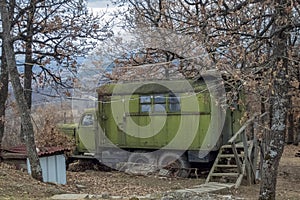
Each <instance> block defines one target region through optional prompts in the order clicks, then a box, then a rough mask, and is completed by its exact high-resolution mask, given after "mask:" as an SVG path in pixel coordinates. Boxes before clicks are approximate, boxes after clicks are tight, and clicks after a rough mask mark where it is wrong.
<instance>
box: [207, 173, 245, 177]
mask: <svg viewBox="0 0 300 200" xmlns="http://www.w3.org/2000/svg"><path fill="white" fill-rule="evenodd" d="M239 175H240V174H239V173H212V174H211V176H225V177H226V176H236V177H238V176H239Z"/></svg>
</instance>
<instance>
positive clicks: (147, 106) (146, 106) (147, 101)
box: [140, 96, 151, 112]
mask: <svg viewBox="0 0 300 200" xmlns="http://www.w3.org/2000/svg"><path fill="white" fill-rule="evenodd" d="M140 104H141V112H150V111H151V96H140Z"/></svg>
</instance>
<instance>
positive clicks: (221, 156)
mask: <svg viewBox="0 0 300 200" xmlns="http://www.w3.org/2000/svg"><path fill="white" fill-rule="evenodd" d="M238 156H239V157H243V156H244V155H243V154H238ZM219 157H220V158H234V154H221V155H219Z"/></svg>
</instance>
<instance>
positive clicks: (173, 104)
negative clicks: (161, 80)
mask: <svg viewBox="0 0 300 200" xmlns="http://www.w3.org/2000/svg"><path fill="white" fill-rule="evenodd" d="M179 111H180V98H179V97H177V96H176V95H175V94H173V93H172V94H170V97H169V112H179Z"/></svg>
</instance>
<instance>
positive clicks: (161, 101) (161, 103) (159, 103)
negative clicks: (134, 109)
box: [153, 94, 166, 112]
mask: <svg viewBox="0 0 300 200" xmlns="http://www.w3.org/2000/svg"><path fill="white" fill-rule="evenodd" d="M153 104H154V106H153V110H154V112H164V111H166V97H165V95H164V94H157V95H154V102H153Z"/></svg>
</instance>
